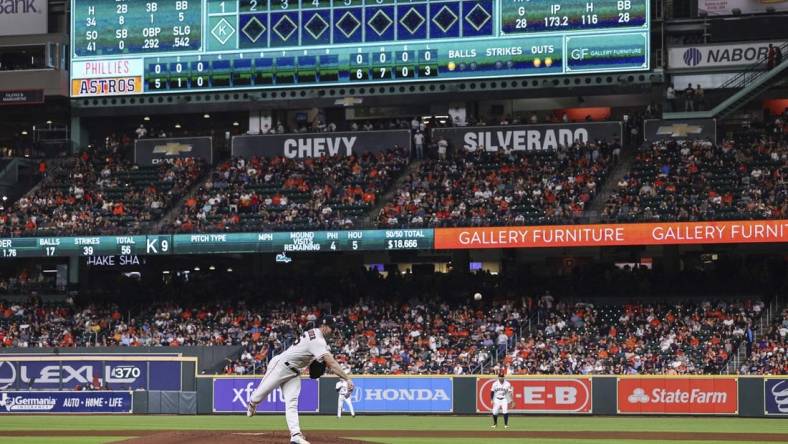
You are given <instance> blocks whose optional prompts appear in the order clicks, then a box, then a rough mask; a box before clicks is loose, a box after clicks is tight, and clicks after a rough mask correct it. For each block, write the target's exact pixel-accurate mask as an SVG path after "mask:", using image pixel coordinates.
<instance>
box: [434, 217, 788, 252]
mask: <svg viewBox="0 0 788 444" xmlns="http://www.w3.org/2000/svg"><path fill="white" fill-rule="evenodd" d="M762 242H788V220H768V221H737V222H727V221H726V222H672V223H644V224H599V225H555V226H552V225H547V226H532V227H469V228H436V229H435V249H436V250H453V249H458V250H460V249H471V248H472V249H476V248H549V247H609V246H626V245H684V244H731V243H741V244H748V243H762Z"/></svg>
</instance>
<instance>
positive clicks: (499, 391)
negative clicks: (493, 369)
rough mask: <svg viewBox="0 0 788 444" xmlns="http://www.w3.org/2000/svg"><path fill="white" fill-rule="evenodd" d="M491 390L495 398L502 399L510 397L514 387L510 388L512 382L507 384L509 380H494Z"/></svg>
mask: <svg viewBox="0 0 788 444" xmlns="http://www.w3.org/2000/svg"><path fill="white" fill-rule="evenodd" d="M492 392H493V397H494V398H495V399H496V400H498V401H504V400H511V399H512V393H513V392H514V389H512V384H509V381H503V384H501V382H500V381H495V382H493V385H492Z"/></svg>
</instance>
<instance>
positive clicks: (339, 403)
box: [337, 395, 356, 418]
mask: <svg viewBox="0 0 788 444" xmlns="http://www.w3.org/2000/svg"><path fill="white" fill-rule="evenodd" d="M343 403H344V404H347V408H348V410H350V414H351V415H352V416H356V412H355V411H353V401H351V400H350V397H349V396H343V395H339V399H338V400H337V418H341V417H342V404H343Z"/></svg>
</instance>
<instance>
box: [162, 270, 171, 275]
mask: <svg viewBox="0 0 788 444" xmlns="http://www.w3.org/2000/svg"><path fill="white" fill-rule="evenodd" d="M161 274H170V270H164V271H162V272H161Z"/></svg>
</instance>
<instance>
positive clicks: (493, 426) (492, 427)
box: [490, 425, 498, 429]
mask: <svg viewBox="0 0 788 444" xmlns="http://www.w3.org/2000/svg"><path fill="white" fill-rule="evenodd" d="M496 427H498V426H496V425H491V426H490V428H491V429H494V428H496Z"/></svg>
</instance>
